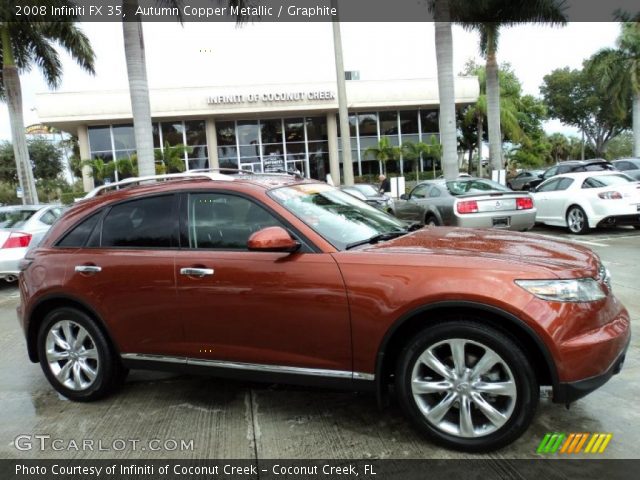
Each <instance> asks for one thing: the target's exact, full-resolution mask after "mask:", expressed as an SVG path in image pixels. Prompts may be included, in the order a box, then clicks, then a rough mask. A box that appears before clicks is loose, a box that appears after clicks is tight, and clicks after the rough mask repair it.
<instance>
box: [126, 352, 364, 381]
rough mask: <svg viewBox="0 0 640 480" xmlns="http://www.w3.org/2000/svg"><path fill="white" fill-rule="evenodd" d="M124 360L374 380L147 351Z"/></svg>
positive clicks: (343, 373) (345, 373) (359, 374)
mask: <svg viewBox="0 0 640 480" xmlns="http://www.w3.org/2000/svg"><path fill="white" fill-rule="evenodd" d="M121 357H122V359H123V360H135V361H144V362H159V363H170V364H178V365H184V366H187V365H191V366H200V367H211V368H223V369H230V370H243V371H249V372H260V373H275V374H293V375H304V376H310V377H325V378H335V379H343V380H364V381H369V382H371V381H374V380H375V375H373V374H372V373H362V372H348V371H345V370H327V369H322V368H304V367H288V366H282V365H265V364H261V363H243V362H227V361H223V360H204V359H201V358H189V357H170V356H164V355H152V354H145V353H123V354H122V355H121Z"/></svg>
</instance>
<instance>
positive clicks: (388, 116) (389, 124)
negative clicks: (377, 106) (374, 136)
mask: <svg viewBox="0 0 640 480" xmlns="http://www.w3.org/2000/svg"><path fill="white" fill-rule="evenodd" d="M392 135H396V136H397V135H398V112H380V137H385V136H386V137H391V136H392Z"/></svg>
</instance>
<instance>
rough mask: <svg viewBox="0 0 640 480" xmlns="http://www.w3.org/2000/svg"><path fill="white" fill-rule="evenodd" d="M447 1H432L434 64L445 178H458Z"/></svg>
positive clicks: (451, 42)
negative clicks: (434, 46)
mask: <svg viewBox="0 0 640 480" xmlns="http://www.w3.org/2000/svg"><path fill="white" fill-rule="evenodd" d="M450 3H452V2H450V0H431V2H430V4H429V8H430V9H431V10H432V11H433V14H434V19H435V21H436V23H435V43H436V63H437V65H438V97H439V101H440V142H441V144H442V168H443V170H444V176H445V178H447V179H449V180H452V179H454V178H456V177H457V176H458V174H459V173H460V172H459V169H458V138H457V128H456V97H455V90H454V80H455V78H454V75H453V35H452V33H451V7H450Z"/></svg>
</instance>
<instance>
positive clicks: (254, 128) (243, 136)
mask: <svg viewBox="0 0 640 480" xmlns="http://www.w3.org/2000/svg"><path fill="white" fill-rule="evenodd" d="M237 124H238V126H237V130H236V133H237V135H238V143H239V144H240V145H252V144H256V145H257V144H258V142H259V132H258V121H257V120H240V121H238V122H237Z"/></svg>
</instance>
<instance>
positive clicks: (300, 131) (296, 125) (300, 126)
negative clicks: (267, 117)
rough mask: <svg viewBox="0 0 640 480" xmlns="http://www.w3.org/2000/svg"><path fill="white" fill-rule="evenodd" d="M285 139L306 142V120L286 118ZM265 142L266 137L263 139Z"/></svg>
mask: <svg viewBox="0 0 640 480" xmlns="http://www.w3.org/2000/svg"><path fill="white" fill-rule="evenodd" d="M284 131H285V141H286V142H287V143H289V142H304V121H303V119H302V118H285V119H284ZM262 141H263V142H264V138H263V139H262Z"/></svg>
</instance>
